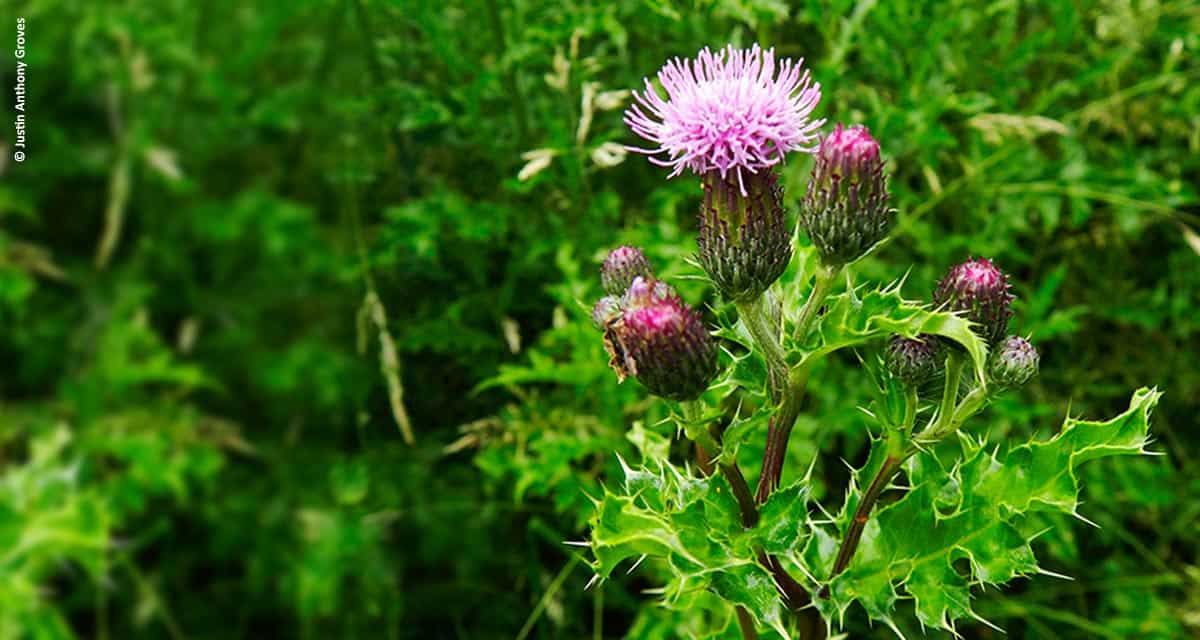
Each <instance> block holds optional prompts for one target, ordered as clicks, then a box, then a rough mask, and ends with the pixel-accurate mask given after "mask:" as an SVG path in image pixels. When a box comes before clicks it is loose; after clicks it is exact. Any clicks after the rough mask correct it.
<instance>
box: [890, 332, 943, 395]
mask: <svg viewBox="0 0 1200 640" xmlns="http://www.w3.org/2000/svg"><path fill="white" fill-rule="evenodd" d="M886 362H887V368H888V371H890V372H891V374H892V375H893V376H896V377H897V378H899V379H900V380H901V381H903V382H904V383H905V384H909V385H917V384H920V383H922V382H924V381H926V380H928V379H929V378H931V377H933V374H934V373H936V372H937V341H936V340H935V339H933V338H932V337H930V336H921V337H917V338H905V337H903V336H895V337H893V338H892V341H891V342H889V343H888V346H887V356H886Z"/></svg>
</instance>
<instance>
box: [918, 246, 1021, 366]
mask: <svg viewBox="0 0 1200 640" xmlns="http://www.w3.org/2000/svg"><path fill="white" fill-rule="evenodd" d="M1012 300H1013V297H1012V294H1010V293H1009V292H1008V277H1007V276H1005V275H1004V273H1003V272H1001V271H1000V269H998V268H997V267H996V265H994V264H992V262H991V261H990V260H988V259H987V258H978V259H975V260H968V261H966V262H964V263H962V264H960V265H957V266H955V267H952V268H951V269H950V272H949V273H947V274H946V277H944V278H942V280H941V282H939V283H938V286H937V289H936V290H935V291H934V292H933V304H934V306H936V307H938V308H940V309H945V310H946V311H957V312H961V313H962V314H963V317H965V318H966V319H967V320H970V321H971V322H974V323H976V324H977V325H979V326H978V327H976V331H977V332H978V333H979V335H980V336H981V337H982V338H983V339H984V340H986V341H987V343H988V344H989V345H993V344H996V343H997V342H999V341H1000V339H1001V338H1003V337H1004V334H1005V332H1006V331H1007V330H1008V319H1009V318H1011V317H1012Z"/></svg>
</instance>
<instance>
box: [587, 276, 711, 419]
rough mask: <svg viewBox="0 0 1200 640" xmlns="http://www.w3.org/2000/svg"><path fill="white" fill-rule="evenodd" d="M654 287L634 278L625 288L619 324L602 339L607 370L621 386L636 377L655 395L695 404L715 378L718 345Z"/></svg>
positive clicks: (696, 319) (682, 306) (674, 299)
mask: <svg viewBox="0 0 1200 640" xmlns="http://www.w3.org/2000/svg"><path fill="white" fill-rule="evenodd" d="M655 284H656V283H652V282H649V281H646V280H645V279H643V278H637V279H635V280H634V282H633V284H632V285H631V286H630V287H629V291H628V292H627V293H626V296H625V303H624V304H623V307H624V310H623V312H622V314H621V317H620V319H619V320H618V321H616V322H611V323H609V325H608V328H607V330H606V331H605V334H604V346H605V348H606V349H607V350H608V354H609V356H611V360H610V362H609V365H610V366H611V367H612V368H613V370H614V371H616V373H617V378H618V379H619V380H621V381H624V380H625V378H626V377H627V376H634V377H636V378H637V379H638V381H639V382H641V383H642V385H643V386H645V387H646V389H648V390H649V391H650V393H653V394H654V395H657V396H662V397H664V398H668V399H671V400H680V401H683V400H695V399H696V398H698V397H699V396H700V394H702V393H704V391H705V390H706V389H708V385H709V384H710V383H711V382H712V380H713V378H714V377H715V376H716V373H717V348H716V345H715V344H714V343H713V341H712V337H711V336H709V334H708V329H707V328H706V327H705V326H704V321H703V320H702V319H701V318H700V314H698V313H696V312H695V311H693V310H692V309H691V307H689V306H688V305H687V304H686V303H685V302H683V300H681V299H680V298H679V297H678V296H677V295H675V294H674V292H672V291H670V288H669V287H665V288H664V287H658V286H655ZM662 294H665V295H662Z"/></svg>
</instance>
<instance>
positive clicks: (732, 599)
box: [590, 460, 807, 637]
mask: <svg viewBox="0 0 1200 640" xmlns="http://www.w3.org/2000/svg"><path fill="white" fill-rule="evenodd" d="M621 464H622V466H623V467H624V470H625V476H626V478H625V480H626V482H625V490H626V492H627V493H624V494H620V493H614V492H612V491H609V490H605V492H604V494H603V496H602V497H601V499H600V501H599V505H598V507H597V510H596V514H595V516H594V517H593V519H592V523H591V524H592V531H591V542H590V546H591V548H592V553H593V554H594V557H595V561H594V562H593V564H592V568H593V570H595V571H596V573H597V575H599V576H600V577H601V578H607V577H608V576H610V575H611V574H612V572H613V571H614V570H615V569H616V567H617V566H618V565H619V564H621V563H622V562H624V561H626V560H637V559H640V558H641V557H642V556H650V557H655V558H659V559H661V560H665V561H666V562H665V563H664V564H663V566H664V567H665V568H666V569H667V570H668V571H669V576H668V577H667V580H666V583H665V585H664V586H663V588H662V589H661V593H662V596H663V602H664V604H667V605H668V606H672V607H675V606H686V603H687V602H689V601H690V594H693V593H695V592H697V591H708V592H711V593H714V594H716V595H718V596H720V597H721V598H722V599H723V600H724V601H726V602H727V603H729V604H730V605H741V606H744V607H746V609H747V610H748V611H750V612H751V613H753V614H754V615H755V617H756V619H757V620H758V622H759V623H760V624H762V625H764V626H767V627H770V628H772V629H774V630H776V631H778V632H779V633H780V634H781V635H784V636H785V637H786V630H785V628H784V626H783V613H784V608H783V604H782V602H781V600H780V596H779V593H778V591H777V589H776V586H775V582H774V579H773V578H772V576H771V574H770V572H768V571H767V570H766V569H765V568H763V567H762V566H761V565H759V564H758V560H757V555H756V553H755V545H756V544H759V543H766V544H770V545H771V547H772V548H774V549H779V550H781V551H782V550H790V549H795V548H797V547H798V546H799V545H800V544H801V536H802V533H804V532H806V531H807V526H806V525H805V521H806V518H805V509H806V497H807V489H806V488H805V487H802V486H800V485H799V484H797V485H793V486H792V487H789V488H788V489H786V490H783V491H780V492H778V493H776V494H775V496H773V497H772V502H770V503H768V504H767V505H764V512H763V513H764V518H763V520H762V524H761V525H760V526H759V527H756V528H755V529H753V530H751V531H747V530H745V529H744V528H743V526H742V524H741V514H740V512H739V510H738V504H737V501H736V499H735V498H734V496H733V491H732V489H731V488H730V486H729V484H728V482H726V480H725V479H724V478H723V477H721V476H715V477H711V478H695V477H692V476H690V475H688V474H687V473H686V472H685V471H683V470H680V469H678V468H676V467H674V466H673V465H671V463H670V462H668V461H666V460H663V461H662V462H661V463H660V464H658V465H657V470H653V469H649V468H645V467H641V468H636V469H635V468H631V467H629V466H628V465H627V464H626V463H625V462H624V460H622V461H621Z"/></svg>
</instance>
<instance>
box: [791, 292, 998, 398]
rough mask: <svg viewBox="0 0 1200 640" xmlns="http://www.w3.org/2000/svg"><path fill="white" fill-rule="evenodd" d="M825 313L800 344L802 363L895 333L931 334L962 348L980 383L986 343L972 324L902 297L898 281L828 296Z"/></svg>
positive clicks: (904, 334) (985, 359) (982, 375)
mask: <svg viewBox="0 0 1200 640" xmlns="http://www.w3.org/2000/svg"><path fill="white" fill-rule="evenodd" d="M825 307H826V311H825V313H824V314H822V315H821V316H820V318H819V320H818V322H817V323H816V326H815V328H814V330H813V331H812V332H811V333H810V334H809V335H808V336H807V338H806V339H805V340H804V341H803V343H802V344H800V345H799V347H800V348H801V350H802V351H803V352H804V356H803V359H802V361H801V362H810V361H812V360H814V359H816V358H820V357H823V356H825V355H828V354H830V353H833V352H834V351H837V350H839V349H844V348H846V347H853V346H856V345H860V344H863V343H865V342H869V341H871V340H875V339H878V338H883V337H886V336H890V335H893V334H899V335H903V336H908V337H910V338H912V337H916V336H918V335H920V334H923V333H925V334H932V335H938V336H943V337H945V338H949V339H950V340H953V341H954V342H957V343H958V344H960V345H962V346H963V348H964V349H966V351H967V353H968V354H969V355H970V356H971V362H972V366H973V368H974V370H975V376H976V378H977V379H978V380H980V381H982V380H984V379H985V378H984V368H985V366H986V365H987V344H986V343H985V342H984V341H983V340H982V339H981V338H980V337H979V336H977V335H976V334H975V333H974V332H973V331H972V330H971V323H970V322H968V321H967V320H965V319H963V318H962V317H960V316H958V315H955V314H953V313H949V312H945V311H931V310H930V309H929V306H928V305H926V304H924V303H921V302H914V301H911V300H905V299H904V298H903V296H901V295H900V283H895V284H892V285H889V286H887V287H883V288H879V289H875V290H872V291H868V292H867V293H865V294H861V297H860V294H859V292H856V291H847V292H845V293H841V294H839V295H836V296H831V297H830V298H829V300H828V301H827V303H826V305H825Z"/></svg>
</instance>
